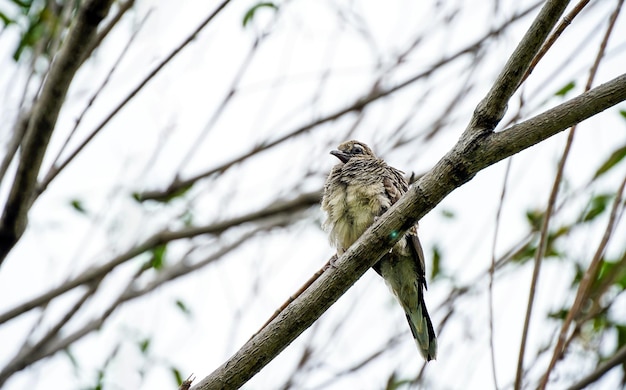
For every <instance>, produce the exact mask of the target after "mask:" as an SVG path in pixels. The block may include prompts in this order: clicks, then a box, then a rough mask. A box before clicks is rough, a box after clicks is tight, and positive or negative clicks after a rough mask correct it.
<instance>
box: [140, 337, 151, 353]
mask: <svg viewBox="0 0 626 390" xmlns="http://www.w3.org/2000/svg"><path fill="white" fill-rule="evenodd" d="M138 346H139V350H140V351H141V353H142V354H144V355H145V354H146V353H147V352H148V348H150V339H143V340H141V341H139V345H138Z"/></svg>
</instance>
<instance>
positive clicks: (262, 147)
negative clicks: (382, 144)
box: [138, 2, 541, 200]
mask: <svg viewBox="0 0 626 390" xmlns="http://www.w3.org/2000/svg"><path fill="white" fill-rule="evenodd" d="M539 4H541V2H540V3H536V4H533V5H531V6H530V7H529V8H527V9H525V10H524V11H522V12H520V13H518V14H516V15H513V16H512V17H511V18H510V19H509V20H507V21H506V22H504V23H503V24H502V25H501V26H500V27H498V28H496V29H493V30H491V31H489V32H488V33H487V34H485V36H483V37H481V38H479V39H478V40H476V41H475V42H473V43H471V44H469V45H468V46H466V47H465V48H463V49H461V50H459V51H458V52H456V53H455V54H452V55H450V56H448V57H446V58H443V59H441V60H439V61H437V62H436V63H434V64H433V65H432V66H431V67H430V68H429V69H427V70H425V71H423V72H420V73H418V74H416V75H415V76H412V77H410V78H408V79H406V80H405V81H403V82H400V83H398V84H396V85H394V86H393V87H389V88H387V89H382V88H372V90H370V91H369V93H368V94H367V95H365V96H362V97H361V98H359V99H357V100H356V101H355V102H353V103H351V104H350V105H348V106H346V107H344V108H341V109H339V110H337V111H335V112H332V113H330V114H327V115H325V116H322V117H320V118H318V119H316V120H314V121H312V122H310V123H307V124H305V125H303V126H301V127H299V128H297V129H294V130H292V131H290V132H288V133H287V134H285V135H284V136H282V137H279V138H277V139H275V140H273V141H266V142H264V143H262V144H259V145H257V146H255V147H254V148H252V149H250V150H249V151H247V152H245V153H243V154H241V155H239V156H237V157H234V158H232V159H231V160H229V161H227V162H225V163H223V164H221V165H219V166H217V167H214V168H211V169H209V170H207V171H205V172H202V173H199V174H197V175H195V176H192V177H190V178H187V179H183V180H175V181H174V182H173V183H171V184H170V185H169V186H168V188H167V189H165V190H155V191H146V192H143V193H141V194H138V198H139V199H140V200H161V199H167V198H168V197H170V196H171V195H172V194H175V193H177V192H179V191H180V190H181V189H184V188H189V187H190V186H192V185H194V184H195V183H196V182H197V181H198V180H201V179H204V178H207V177H210V176H213V175H216V174H218V173H222V172H225V171H226V170H228V169H229V168H230V167H232V166H234V165H237V164H239V163H241V162H243V161H245V160H247V159H249V158H250V157H253V156H255V155H257V154H259V153H261V152H264V151H266V150H269V149H271V148H273V147H274V146H277V145H280V144H282V143H283V142H285V141H287V140H289V139H291V138H293V137H296V136H299V135H301V134H304V133H306V132H308V131H310V130H311V129H313V128H315V127H317V126H319V125H322V124H324V123H327V122H332V121H334V120H336V119H339V118H341V117H342V116H344V115H346V114H349V113H352V112H360V111H362V110H363V109H364V108H365V107H367V105H368V104H370V103H372V102H374V101H376V100H379V99H382V98H384V97H386V96H389V95H391V94H393V93H395V92H397V91H399V90H401V89H403V88H405V87H408V86H409V85H412V84H413V83H415V82H417V81H419V80H421V79H423V78H425V77H428V76H430V75H431V74H433V73H435V72H436V71H437V70H438V69H440V68H441V67H443V66H444V65H446V64H449V63H452V62H453V61H455V60H457V59H458V58H461V57H463V56H465V55H467V54H473V53H475V52H477V51H478V50H479V49H480V48H481V47H482V46H483V44H484V43H485V42H486V40H487V39H488V38H490V37H493V36H495V35H498V34H500V33H501V32H502V31H503V30H504V29H505V28H506V27H508V26H509V25H510V24H511V23H512V22H514V21H516V20H519V19H521V18H523V17H524V16H526V15H528V14H529V13H530V12H532V11H533V10H534V9H535V8H537V6H538V5H539ZM375 85H376V84H375Z"/></svg>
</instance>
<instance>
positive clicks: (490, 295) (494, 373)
mask: <svg viewBox="0 0 626 390" xmlns="http://www.w3.org/2000/svg"><path fill="white" fill-rule="evenodd" d="M512 162H513V158H510V159H508V161H507V163H506V170H505V172H504V180H503V182H502V191H501V192H500V202H498V210H497V211H496V223H495V230H494V233H493V241H492V244H491V266H490V267H489V287H488V299H489V349H490V351H491V374H492V376H493V386H494V388H495V389H496V390H498V389H499V386H498V374H497V370H496V351H495V350H496V348H495V344H494V342H493V334H494V331H493V329H494V328H493V317H494V316H493V282H494V274H495V272H496V243H497V242H498V232H499V231H500V215H501V214H502V208H503V207H504V198H505V196H506V186H507V182H508V179H509V174H510V173H511V164H512Z"/></svg>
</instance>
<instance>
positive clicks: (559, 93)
mask: <svg viewBox="0 0 626 390" xmlns="http://www.w3.org/2000/svg"><path fill="white" fill-rule="evenodd" d="M574 87H576V83H575V82H574V81H570V82H569V83H567V84H565V86H564V87H563V88H561V89H559V90H558V91H556V92H555V93H554V96H561V97H563V96H565V95H567V93H568V92H569V91H571V90H572V89H574Z"/></svg>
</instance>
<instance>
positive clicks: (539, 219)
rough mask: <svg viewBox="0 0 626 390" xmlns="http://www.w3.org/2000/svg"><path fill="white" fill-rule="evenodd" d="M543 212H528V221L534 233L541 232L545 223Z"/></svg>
mask: <svg viewBox="0 0 626 390" xmlns="http://www.w3.org/2000/svg"><path fill="white" fill-rule="evenodd" d="M544 214H545V213H544V211H543V210H528V211H526V219H527V220H528V223H530V226H531V228H532V230H533V231H534V232H538V231H540V230H541V224H542V223H543V216H544Z"/></svg>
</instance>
